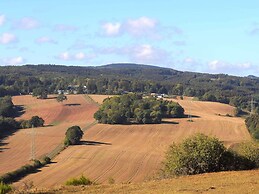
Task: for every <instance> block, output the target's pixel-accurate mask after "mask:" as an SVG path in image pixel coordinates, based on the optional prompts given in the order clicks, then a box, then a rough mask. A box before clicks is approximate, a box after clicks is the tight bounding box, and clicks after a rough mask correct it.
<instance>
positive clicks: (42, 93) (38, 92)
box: [32, 88, 48, 99]
mask: <svg viewBox="0 0 259 194" xmlns="http://www.w3.org/2000/svg"><path fill="white" fill-rule="evenodd" d="M32 96H36V97H37V98H39V99H47V98H48V92H47V90H46V89H44V88H35V89H33V91H32Z"/></svg>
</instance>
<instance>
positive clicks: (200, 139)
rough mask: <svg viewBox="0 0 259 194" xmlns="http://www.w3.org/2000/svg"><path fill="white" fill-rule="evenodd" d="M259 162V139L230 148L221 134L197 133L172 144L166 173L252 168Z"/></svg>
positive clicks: (166, 164) (166, 161)
mask: <svg viewBox="0 0 259 194" xmlns="http://www.w3.org/2000/svg"><path fill="white" fill-rule="evenodd" d="M258 166H259V146H258V144H257V143H253V142H247V143H242V144H240V145H239V146H238V147H237V148H236V149H235V150H233V149H232V150H231V149H230V150H227V149H226V148H225V147H224V145H223V144H222V143H221V142H220V141H219V140H218V139H217V138H213V137H208V136H206V135H203V134H196V135H194V136H192V137H189V138H187V139H185V140H184V141H183V142H182V143H180V144H173V145H171V146H170V147H169V150H168V151H167V153H166V159H165V162H164V168H163V175H164V176H169V177H170V176H173V175H192V174H199V173H206V172H217V171H225V170H249V169H254V168H257V167H258Z"/></svg>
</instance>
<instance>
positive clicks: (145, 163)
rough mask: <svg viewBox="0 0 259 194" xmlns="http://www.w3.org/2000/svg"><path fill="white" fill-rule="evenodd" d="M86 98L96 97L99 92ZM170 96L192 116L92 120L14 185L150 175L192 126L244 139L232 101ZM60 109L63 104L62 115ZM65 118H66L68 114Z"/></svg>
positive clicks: (226, 137)
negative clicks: (78, 139) (139, 121)
mask: <svg viewBox="0 0 259 194" xmlns="http://www.w3.org/2000/svg"><path fill="white" fill-rule="evenodd" d="M92 98H93V99H98V102H99V103H100V102H101V101H102V98H105V96H101V97H97V96H92ZM71 100H72V99H71ZM173 100H174V101H178V102H179V103H180V104H181V105H182V106H183V107H184V109H185V110H186V114H188V115H192V118H191V119H192V120H193V122H189V121H188V120H189V118H182V119H165V120H164V122H163V123H162V124H152V125H106V124H97V125H95V126H93V127H92V128H90V129H89V130H87V131H86V132H85V134H84V137H83V139H82V145H76V146H71V147H69V148H67V149H66V150H64V151H63V152H62V153H61V154H59V155H58V156H57V157H56V158H55V159H54V161H53V162H54V163H52V164H50V165H49V166H47V167H44V168H42V169H41V172H39V173H36V174H31V175H29V176H27V177H25V178H24V179H23V180H21V181H20V182H18V183H16V184H15V185H16V186H21V185H22V184H23V182H24V181H33V183H34V185H35V186H37V187H49V186H55V185H61V184H64V182H65V181H66V180H67V179H68V178H71V177H78V176H80V175H81V174H84V175H85V176H87V177H89V178H90V179H91V180H94V181H96V182H98V183H107V182H108V180H109V179H110V178H113V179H114V180H115V182H116V183H126V182H142V181H144V180H149V179H152V178H153V177H154V176H156V173H157V172H158V171H159V169H160V168H161V162H162V161H163V158H164V152H165V151H166V149H167V148H168V145H169V144H171V143H172V142H173V141H174V142H179V141H181V140H182V139H183V138H185V137H187V136H189V135H191V134H194V133H197V132H202V133H205V134H207V135H212V136H216V137H218V138H219V139H220V140H221V141H223V142H224V144H225V145H226V146H230V145H232V144H235V143H237V142H240V141H244V140H249V139H250V135H249V133H248V131H247V129H246V127H245V124H244V120H243V119H242V118H236V117H230V116H229V115H233V111H234V107H231V106H229V105H225V104H220V103H215V102H200V101H193V100H192V99H191V98H185V99H184V100H175V99H173ZM71 103H72V101H71ZM73 103H74V102H73ZM67 111H68V110H67ZM47 112H48V111H47ZM26 114H27V113H26ZM26 114H24V115H23V116H24V117H25V116H26ZM66 114H67V113H66V110H63V114H62V115H66ZM89 115H90V114H89ZM226 115H227V116H226ZM57 118H58V117H57ZM65 118H71V119H72V115H70V116H69V115H68V116H65ZM57 120H61V119H57ZM78 121H80V120H78ZM89 121H91V118H90V117H89ZM51 122H53V121H51ZM66 122H67V121H66ZM79 124H80V122H79ZM63 132H64V131H63ZM50 177H51V178H50Z"/></svg>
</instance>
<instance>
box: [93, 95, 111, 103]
mask: <svg viewBox="0 0 259 194" xmlns="http://www.w3.org/2000/svg"><path fill="white" fill-rule="evenodd" d="M89 96H90V98H92V99H93V100H94V101H95V102H97V103H98V104H102V103H103V100H104V99H105V98H109V97H112V96H114V95H97V94H90V95H89Z"/></svg>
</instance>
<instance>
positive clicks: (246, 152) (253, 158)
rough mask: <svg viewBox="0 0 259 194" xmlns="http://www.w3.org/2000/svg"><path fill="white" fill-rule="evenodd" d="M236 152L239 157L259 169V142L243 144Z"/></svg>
mask: <svg viewBox="0 0 259 194" xmlns="http://www.w3.org/2000/svg"><path fill="white" fill-rule="evenodd" d="M236 152H237V153H238V155H239V156H241V157H243V158H245V159H246V160H248V161H250V162H251V163H252V164H251V165H252V166H251V167H253V168H259V143H258V142H244V143H241V144H240V145H239V146H238V147H237V149H236Z"/></svg>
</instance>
